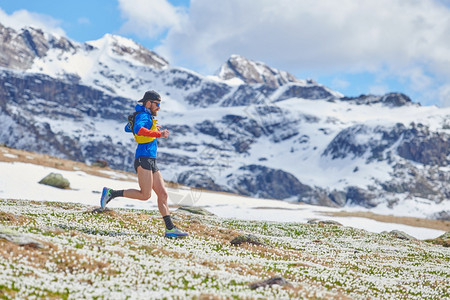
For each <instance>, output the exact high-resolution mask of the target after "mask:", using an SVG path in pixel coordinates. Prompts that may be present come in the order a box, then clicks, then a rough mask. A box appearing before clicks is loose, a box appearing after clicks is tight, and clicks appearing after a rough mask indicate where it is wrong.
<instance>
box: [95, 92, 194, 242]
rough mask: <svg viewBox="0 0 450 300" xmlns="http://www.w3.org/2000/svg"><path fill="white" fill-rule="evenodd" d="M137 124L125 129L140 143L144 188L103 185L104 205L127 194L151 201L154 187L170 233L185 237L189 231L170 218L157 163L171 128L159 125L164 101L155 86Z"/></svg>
mask: <svg viewBox="0 0 450 300" xmlns="http://www.w3.org/2000/svg"><path fill="white" fill-rule="evenodd" d="M138 102H139V104H138V105H136V108H135V109H136V113H135V119H134V126H133V128H130V123H129V124H127V125H126V126H125V131H127V132H132V133H133V134H134V138H135V140H136V142H137V143H138V146H137V149H136V155H135V161H134V168H135V170H136V172H137V175H138V182H139V187H140V190H136V189H129V190H113V189H110V188H107V187H105V188H103V192H102V197H101V199H100V205H101V207H102V208H105V207H106V205H107V204H108V203H109V202H110V201H111V200H112V199H114V198H116V197H126V198H131V199H137V200H142V201H147V200H148V199H150V196H151V194H152V189H153V190H154V191H155V193H156V195H157V196H158V209H159V212H160V213H161V215H162V217H163V219H164V223H165V225H166V233H165V236H166V237H183V236H186V235H188V234H187V233H186V232H183V231H181V230H180V229H178V228H177V227H175V225H173V223H172V220H171V218H170V211H169V205H168V204H167V198H168V195H167V191H166V188H165V186H164V180H163V178H162V175H161V172H160V171H159V169H158V166H157V165H156V152H157V145H158V140H157V139H158V138H161V137H163V138H168V137H169V131H168V130H167V129H164V130H161V126H158V125H156V119H155V117H156V116H157V114H158V111H159V109H160V105H161V96H160V95H159V94H158V93H157V92H155V91H153V90H151V91H147V92H146V93H145V94H144V97H143V98H142V99H141V100H139V101H138Z"/></svg>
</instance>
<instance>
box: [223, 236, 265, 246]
mask: <svg viewBox="0 0 450 300" xmlns="http://www.w3.org/2000/svg"><path fill="white" fill-rule="evenodd" d="M243 243H247V244H253V245H258V246H267V244H266V243H264V242H263V241H262V240H261V239H260V238H258V237H257V236H254V235H253V234H244V235H240V236H237V237H235V238H234V239H233V240H232V241H231V244H232V245H235V246H237V245H241V244H243Z"/></svg>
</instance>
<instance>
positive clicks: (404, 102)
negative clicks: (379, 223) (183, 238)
mask: <svg viewBox="0 0 450 300" xmlns="http://www.w3.org/2000/svg"><path fill="white" fill-rule="evenodd" d="M0 41H1V44H0V66H1V67H2V68H1V70H0V78H1V79H0V124H1V126H2V131H1V133H0V143H3V144H6V145H7V146H11V147H17V148H22V149H26V150H31V151H37V152H43V153H48V154H52V155H56V156H60V157H63V158H69V159H75V160H79V161H85V162H94V161H96V160H106V161H108V163H109V165H110V166H111V167H113V168H117V169H124V170H132V161H133V159H134V157H133V154H134V148H135V144H134V141H133V139H132V137H131V135H129V134H127V133H125V132H124V131H123V127H124V125H125V122H126V116H127V115H128V114H130V113H131V112H132V111H133V107H134V106H135V104H136V102H135V101H136V100H137V99H140V98H141V97H142V95H143V94H144V92H145V91H146V90H149V89H155V90H157V91H158V92H160V94H161V95H162V98H163V102H162V110H161V111H160V112H159V116H158V119H159V123H161V125H163V126H164V127H166V128H168V129H169V130H170V132H171V136H170V138H169V139H167V140H164V139H161V140H160V147H159V161H160V164H159V166H160V168H161V169H162V171H163V173H164V177H165V178H166V179H167V180H171V181H176V182H180V183H183V184H188V185H191V186H195V187H202V188H207V189H212V190H220V191H229V192H235V193H239V194H243V195H252V196H260V197H265V198H274V199H283V200H288V201H303V202H307V203H312V204H320V205H328V206H337V207H339V206H343V205H357V206H359V207H366V208H370V209H372V210H378V211H382V210H384V212H386V211H387V212H388V211H389V210H390V209H397V210H403V211H404V214H405V215H417V216H426V217H433V218H442V219H448V218H449V214H450V208H449V206H450V204H449V203H450V201H449V200H448V198H449V197H450V186H449V184H448V182H449V179H450V175H449V172H448V171H449V166H448V165H449V163H450V156H449V155H450V147H449V146H450V140H449V135H450V121H448V120H449V116H450V109H444V108H438V107H422V106H420V105H418V104H413V103H412V101H411V99H409V97H407V96H406V95H403V94H398V93H389V94H386V95H382V96H373V95H362V96H360V97H356V98H349V97H344V95H342V94H340V93H339V92H336V91H333V90H331V89H329V88H327V87H325V86H323V85H321V84H319V83H316V82H314V81H312V80H301V79H297V78H295V77H294V76H293V75H291V74H289V73H287V72H285V71H281V70H277V69H275V68H271V67H269V66H267V65H265V64H264V63H262V62H253V61H251V60H248V59H246V58H244V57H241V56H238V55H233V56H231V57H230V59H229V60H228V61H227V62H225V63H224V65H223V66H222V67H221V68H220V70H219V72H218V73H217V75H215V76H203V75H200V74H198V73H196V72H193V71H190V70H187V69H184V68H179V67H175V66H171V65H170V64H169V63H168V62H167V61H166V60H165V59H164V58H162V57H160V56H159V55H157V54H156V53H154V52H152V51H150V50H148V49H145V48H144V47H142V46H141V45H138V44H136V43H135V42H134V41H132V40H129V39H126V38H123V37H119V36H114V35H109V34H107V35H105V36H104V37H103V38H101V39H99V40H97V41H92V42H86V43H77V42H74V41H70V40H69V39H67V38H65V37H60V36H56V35H52V34H49V33H45V32H43V31H42V30H39V29H33V28H23V29H22V30H21V31H16V30H13V29H11V28H7V27H4V26H0ZM425 208H426V209H425ZM425 212H427V213H425Z"/></svg>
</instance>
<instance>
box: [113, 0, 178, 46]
mask: <svg viewBox="0 0 450 300" xmlns="http://www.w3.org/2000/svg"><path fill="white" fill-rule="evenodd" d="M119 9H120V10H121V14H122V17H123V18H125V20H126V22H125V24H124V25H123V26H122V28H121V29H120V31H121V32H122V33H134V34H136V35H138V36H141V37H149V38H157V37H159V36H160V35H161V34H163V33H165V32H166V31H167V30H180V24H181V22H182V20H183V19H184V18H185V15H186V12H185V10H184V9H182V8H181V7H175V6H172V5H171V4H170V3H169V2H167V1H166V0H152V1H148V0H119Z"/></svg>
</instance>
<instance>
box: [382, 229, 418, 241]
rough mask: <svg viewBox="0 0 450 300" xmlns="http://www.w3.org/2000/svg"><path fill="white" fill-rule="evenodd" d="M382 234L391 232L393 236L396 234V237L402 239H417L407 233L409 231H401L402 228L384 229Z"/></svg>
mask: <svg viewBox="0 0 450 300" xmlns="http://www.w3.org/2000/svg"><path fill="white" fill-rule="evenodd" d="M382 234H390V235H392V236H394V237H396V238H398V239H401V240H408V241H413V240H417V239H416V238H415V237H413V236H410V235H409V234H407V233H405V232H403V231H400V230H392V231H390V232H387V231H383V232H382Z"/></svg>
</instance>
